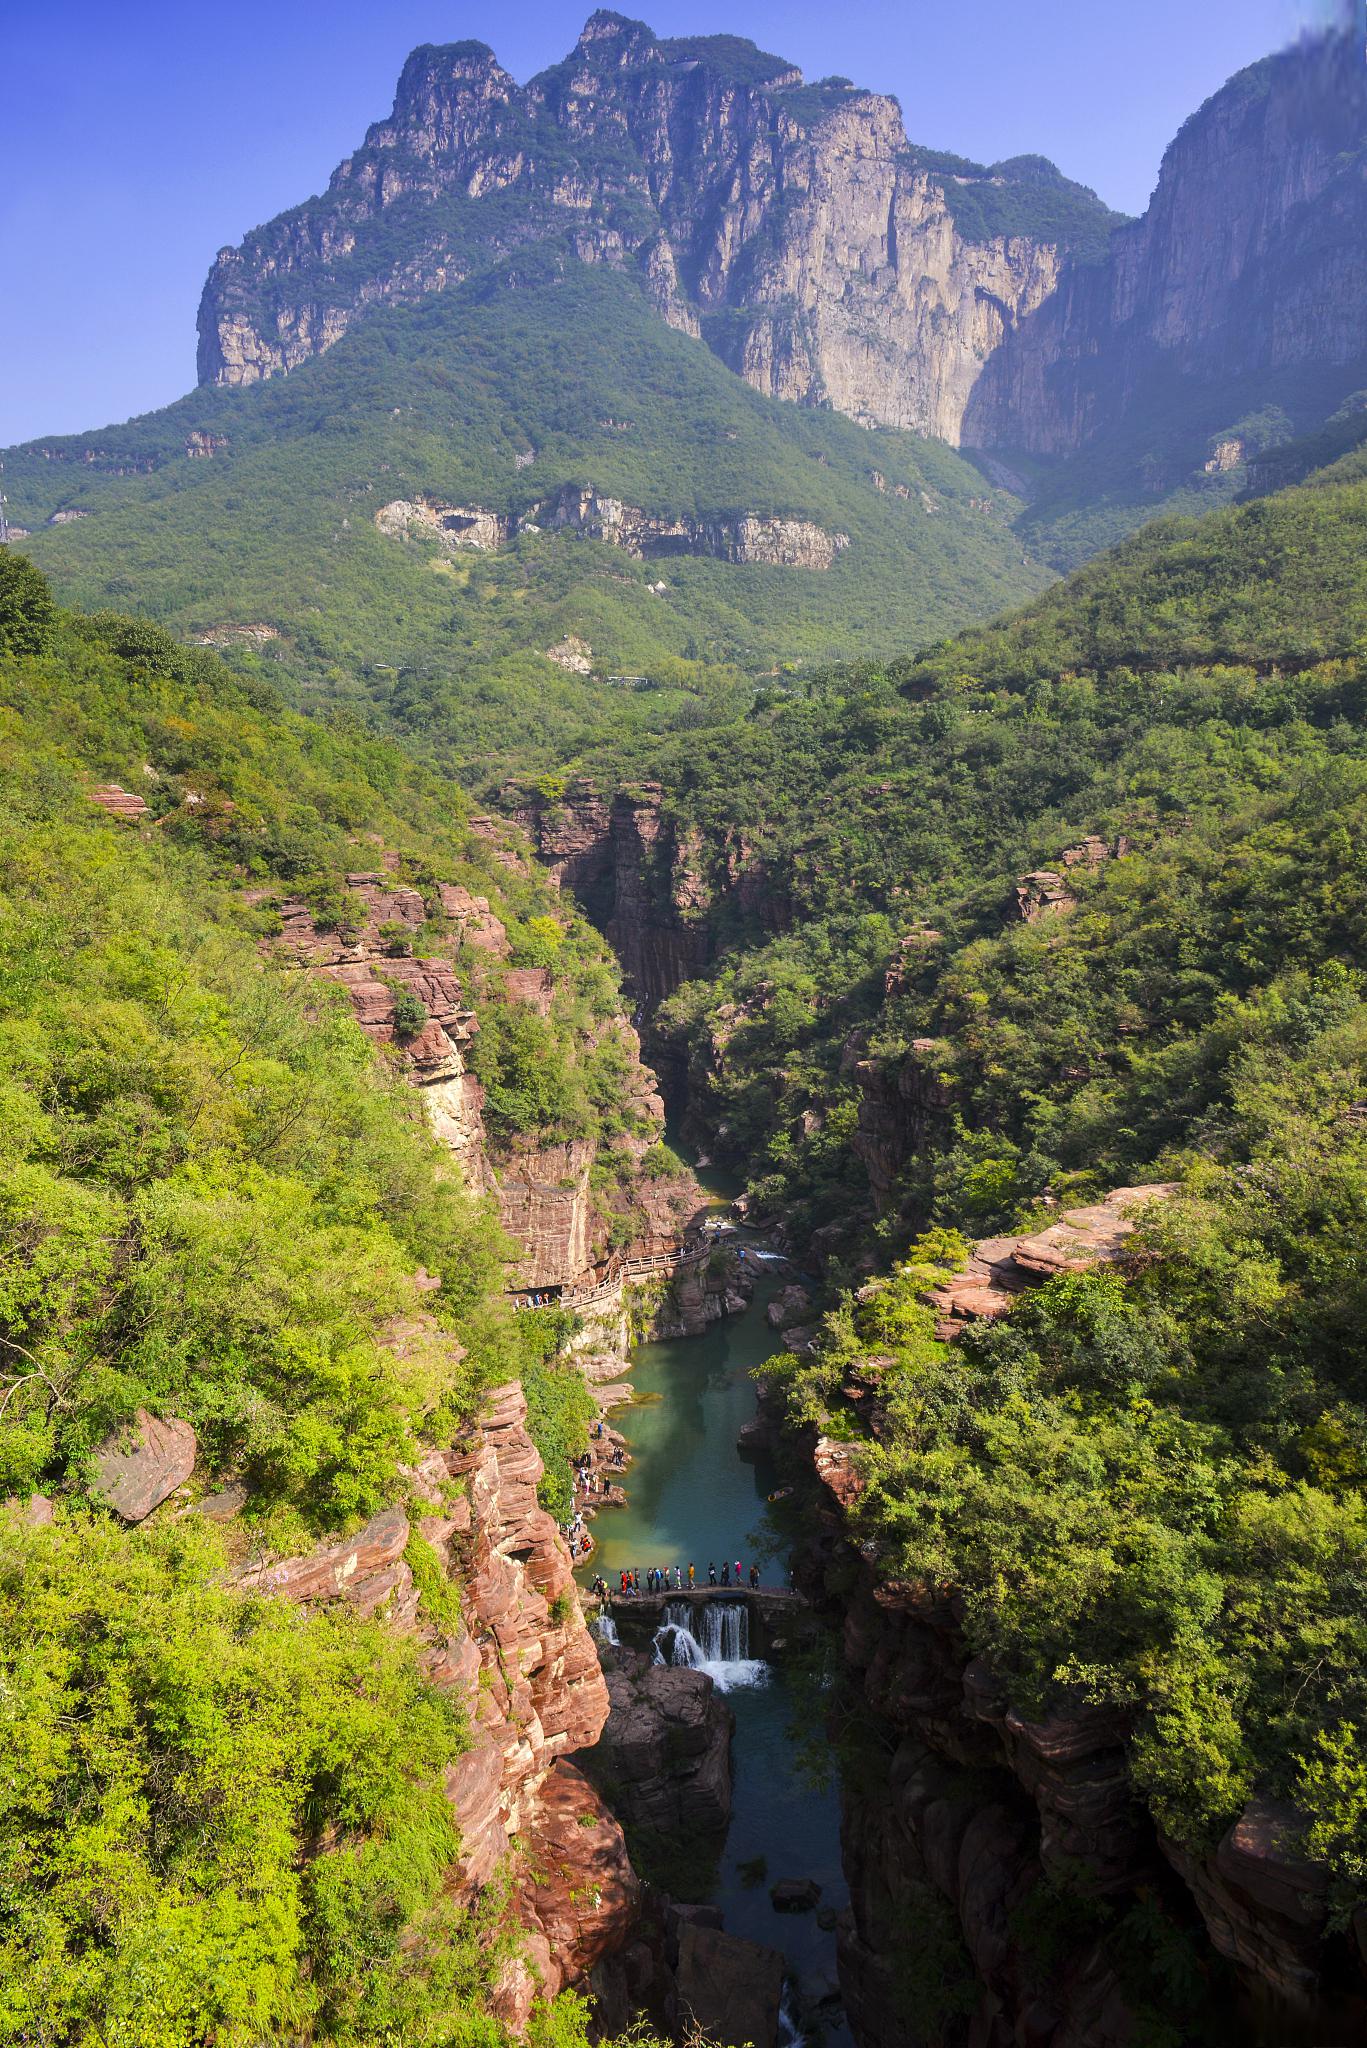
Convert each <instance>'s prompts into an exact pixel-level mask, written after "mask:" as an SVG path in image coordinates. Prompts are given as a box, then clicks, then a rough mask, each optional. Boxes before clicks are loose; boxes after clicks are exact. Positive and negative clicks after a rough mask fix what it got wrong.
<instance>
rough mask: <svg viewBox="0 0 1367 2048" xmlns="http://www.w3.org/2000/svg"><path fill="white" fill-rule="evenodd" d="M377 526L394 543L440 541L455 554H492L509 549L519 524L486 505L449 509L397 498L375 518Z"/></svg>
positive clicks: (421, 500) (434, 501) (423, 500)
mask: <svg viewBox="0 0 1367 2048" xmlns="http://www.w3.org/2000/svg"><path fill="white" fill-rule="evenodd" d="M375 524H376V525H377V526H378V527H379V529H380V532H381V533H385V534H388V535H389V536H390V538H391V539H395V540H406V539H407V538H408V537H409V535H410V534H412V535H415V536H418V537H420V538H424V539H432V540H435V541H437V542H438V543H439V544H440V545H441V546H442V547H443V548H446V549H448V550H449V551H451V552H452V553H454V552H455V551H456V550H457V549H460V548H475V549H477V550H478V551H479V552H480V553H481V554H492V553H493V552H494V551H495V549H497V548H501V547H506V546H507V544H508V542H509V541H510V540H511V539H512V537H513V534H514V532H515V531H516V525H515V522H514V521H513V520H512V519H509V518H508V517H506V516H505V515H504V514H503V513H500V512H489V511H487V510H486V509H485V508H484V507H483V506H482V505H445V504H442V503H441V502H440V501H439V500H437V499H435V498H415V499H408V498H395V499H394V500H393V501H392V502H391V503H390V504H388V505H382V506H381V507H380V509H379V511H378V512H377V513H376V514H375Z"/></svg>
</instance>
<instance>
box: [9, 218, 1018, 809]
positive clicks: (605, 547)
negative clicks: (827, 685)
mask: <svg viewBox="0 0 1367 2048" xmlns="http://www.w3.org/2000/svg"><path fill="white" fill-rule="evenodd" d="M6 485H7V489H8V491H9V494H10V500H11V503H10V511H11V515H12V517H13V518H14V519H15V521H16V522H17V523H18V524H19V525H21V526H24V527H28V528H33V529H37V530H36V531H35V532H34V533H33V537H32V538H31V539H28V540H25V541H24V543H23V545H24V547H25V549H26V550H27V551H28V552H29V553H31V554H32V556H33V558H34V559H35V560H36V561H38V562H39V563H41V564H42V565H43V566H44V567H45V568H46V569H48V570H49V571H50V572H51V574H52V575H53V577H54V578H55V579H56V581H57V584H58V586H59V588H60V590H61V592H62V593H63V594H64V595H65V596H69V597H70V598H72V599H73V600H76V601H80V602H82V603H87V604H96V605H97V604H105V603H113V604H118V605H122V606H128V605H131V606H133V607H134V608H135V609H136V610H137V611H139V612H142V613H144V614H150V615H152V616H154V617H156V618H157V619H158V620H160V621H161V622H162V623H164V624H165V625H167V626H169V627H170V628H171V629H172V630H173V631H174V632H175V633H177V634H178V635H179V636H181V637H184V638H188V639H195V640H207V641H209V642H211V643H212V644H213V645H215V646H217V647H219V648H220V649H221V650H222V651H223V653H224V654H225V656H226V657H227V658H228V659H230V660H231V661H232V662H233V663H234V664H235V665H236V666H238V667H239V668H241V669H244V670H246V671H248V672H265V673H267V674H269V675H271V676H273V677H275V678H276V679H277V681H278V682H279V683H280V684H281V686H282V687H284V688H286V689H287V690H289V691H290V692H291V693H292V694H296V695H298V696H300V698H301V699H302V700H304V701H310V702H313V701H317V700H318V699H320V698H321V699H325V700H327V701H342V702H347V703H351V704H354V705H355V706H356V707H357V708H358V709H364V710H367V711H374V712H375V713H376V714H377V715H380V716H382V717H383V718H384V719H386V720H387V721H390V722H391V723H392V724H394V725H396V726H398V727H400V728H402V729H407V730H411V731H415V732H417V733H418V734H419V735H420V736H421V737H422V739H423V740H424V741H425V742H427V743H428V744H429V745H432V746H436V747H439V748H440V749H441V750H442V751H443V752H444V753H445V755H446V756H447V757H448V758H451V757H453V758H454V759H455V760H456V762H457V764H458V765H460V766H461V767H462V769H464V770H465V771H466V772H468V773H469V774H470V775H472V776H473V775H478V774H479V773H480V772H481V771H483V772H484V773H485V774H488V773H490V772H492V771H493V770H495V769H496V768H497V767H498V766H499V765H500V764H501V763H509V762H510V763H516V762H518V761H519V760H521V761H527V760H538V761H545V762H547V763H554V762H556V761H558V760H561V759H563V758H564V757H565V756H566V755H567V754H572V753H573V752H575V751H577V750H578V749H580V748H582V747H583V746H584V745H585V744H588V743H590V742H591V741H592V740H593V739H594V738H595V737H596V736H598V735H601V734H603V733H605V732H613V731H620V732H624V733H629V732H631V731H634V730H644V731H659V730H670V729H688V728H691V727H694V726H696V725H697V724H699V723H700V722H706V721H707V720H708V719H709V718H714V717H716V716H717V715H719V714H724V713H725V711H726V710H727V709H728V707H729V705H730V704H731V703H733V702H735V701H736V699H737V696H739V697H740V698H741V699H744V698H747V697H748V694H749V687H750V685H749V683H748V679H749V678H751V677H753V676H754V675H755V674H756V673H757V672H761V671H764V670H768V669H770V668H772V667H774V666H775V664H777V663H779V662H785V663H788V662H791V663H797V664H805V663H810V662H812V661H815V660H817V659H827V660H828V659H830V658H832V657H833V656H834V655H835V654H836V653H837V652H839V651H840V650H841V649H842V648H844V647H846V646H848V644H849V642H850V640H851V638H853V637H855V636H856V635H857V636H858V638H859V640H860V642H861V644H864V645H870V646H872V647H874V648H875V649H878V650H881V651H885V652H888V653H891V652H892V650H893V649H895V648H896V647H897V646H899V645H905V644H906V643H907V642H908V641H911V642H913V643H918V642H921V641H924V640H926V639H928V638H933V637H935V636H937V635H938V634H941V633H943V632H944V631H945V630H947V629H948V630H952V629H954V628H956V627H958V626H959V625H962V624H966V623H967V622H969V621H970V620H971V619H973V618H976V617H981V616H983V615H985V614H987V613H989V612H991V611H994V610H996V609H999V608H1000V607H1001V606H1002V605H1003V604H1007V603H1011V602H1013V601H1015V600H1017V599H1019V598H1020V597H1022V596H1025V595H1028V594H1030V593H1031V592H1033V591H1035V590H1038V589H1039V588H1041V587H1042V585H1043V584H1044V583H1045V582H1046V581H1047V580H1048V577H1047V572H1046V571H1044V570H1043V569H1041V568H1040V567H1039V566H1038V565H1036V564H1034V563H1032V562H1030V561H1028V560H1026V559H1025V558H1024V557H1023V555H1022V551H1021V548H1020V544H1019V542H1018V541H1017V540H1016V539H1015V537H1014V535H1013V534H1012V532H1011V528H1010V520H1011V517H1012V515H1013V513H1014V511H1015V510H1016V509H1018V506H1017V501H1015V500H1014V499H1012V498H1011V497H1009V496H1008V494H1006V493H1004V492H1000V491H997V490H996V489H994V488H993V487H992V486H990V485H988V484H986V483H984V481H983V479H982V478H981V477H980V476H979V475H978V474H977V472H976V471H975V470H973V469H972V468H971V467H970V466H969V465H968V464H967V463H965V462H964V461H962V460H961V458H960V457H958V456H957V455H955V454H953V453H952V452H951V451H950V450H949V449H947V448H944V447H942V446H940V445H939V444H937V443H933V442H927V441H922V440H919V439H917V438H915V437H914V436H912V435H910V434H885V435H880V436H879V438H878V441H877V443H876V445H875V444H874V443H872V442H870V440H869V439H868V437H867V436H866V435H864V434H862V433H861V432H860V431H859V429H858V428H856V427H854V426H852V425H851V424H850V423H849V422H848V421H846V420H843V419H840V418H838V417H836V416H835V415H833V414H831V413H826V412H804V411H800V410H799V409H797V408H796V407H793V406H787V405H781V404H778V403H777V402H775V401H773V400H770V399H765V398H761V397H760V396H759V395H758V394H756V393H755V392H753V391H751V390H749V389H748V388H747V387H746V386H745V385H744V384H743V383H742V382H741V381H740V380H739V379H738V378H737V377H735V376H734V375H733V374H732V373H731V372H730V371H729V370H727V369H725V368H724V367H723V366H722V364H720V363H719V362H718V361H717V359H716V358H715V357H714V356H713V355H712V354H710V353H709V351H708V350H707V349H706V348H705V347H704V346H703V345H702V343H701V342H699V341H697V340H695V339H692V338H690V337H689V336H686V335H681V334H677V333H674V332H672V331H671V330H670V329H669V328H667V327H665V326H663V325H662V324H661V323H660V322H659V320H658V319H657V318H656V316H655V314H654V313H653V312H652V311H651V309H650V307H649V306H648V304H647V302H646V300H645V298H644V297H643V296H642V293H641V291H640V289H639V287H638V285H637V284H636V283H634V282H633V281H631V280H629V279H627V278H624V277H620V276H617V275H615V274H613V273H611V272H609V271H606V270H591V269H585V268H583V267H582V266H580V265H579V264H578V263H576V262H573V261H572V260H571V259H569V258H568V257H567V256H566V254H565V252H564V250H563V249H562V248H560V247H559V246H557V245H554V244H540V245H536V246H532V247H529V248H524V249H522V250H521V251H520V252H519V254H518V257H517V259H516V263H515V264H509V265H505V266H504V268H503V269H502V270H501V272H499V273H498V274H497V275H494V276H491V277H489V278H486V279H482V280H481V281H479V282H478V283H472V284H470V285H468V286H465V287H463V288H461V289H458V290H452V291H450V292H447V293H445V294H441V295H438V296H436V297H434V298H429V299H427V300H426V301H425V302H424V303H423V304H421V305H419V306H416V307H412V308H397V309H390V310H386V311H381V312H379V313H377V314H376V315H375V316H374V317H373V318H372V319H370V320H368V321H366V322H364V323H362V324H361V325H360V326H359V327H358V328H357V329H356V330H355V331H354V332H353V333H351V334H348V335H347V336H346V337H345V338H344V339H343V340H341V341H339V342H338V343H337V345H336V347H335V348H333V349H331V350H330V351H329V352H328V354H327V355H326V356H324V357H322V358H321V359H319V360H317V361H313V362H309V363H306V364H305V365H304V366H303V367H301V368H299V369H297V370H296V371H294V372H293V373H292V374H291V375H290V376H289V377H288V378H281V379H277V380H272V381H271V382H270V383H268V384H262V385H258V386H255V387H254V388H252V389H248V390H215V389H209V390H203V391H199V392H196V393H195V394H193V395H192V396H191V397H188V398H186V399H183V400H181V401H180V402H179V403H178V404H177V405H175V406H172V407H170V408H168V409H167V410H166V411H165V412H163V413H156V414H151V415H148V416H147V417H146V418H144V419H141V420H135V421H132V422H130V423H129V424H127V425H126V426H122V427H114V428H109V429H106V430H104V431H102V432H100V433H98V434H94V435H85V436H78V437H68V438H67V439H64V440H60V441H55V442H51V443H47V442H45V443H42V444H33V445H31V446H29V447H28V448H25V449H21V450H17V451H13V452H11V454H10V455H9V456H8V457H7V459H6ZM54 522H55V523H54ZM609 677H618V678H621V677H625V678H626V681H625V683H621V682H619V683H617V684H616V685H615V686H614V685H613V684H611V683H609V681H608V680H607V679H608V678H609Z"/></svg>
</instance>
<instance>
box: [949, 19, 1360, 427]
mask: <svg viewBox="0 0 1367 2048" xmlns="http://www.w3.org/2000/svg"><path fill="white" fill-rule="evenodd" d="M1364 302H1367V69H1364V64H1363V54H1362V48H1361V42H1360V38H1357V37H1353V36H1348V35H1336V36H1330V37H1325V38H1322V39H1320V40H1318V41H1314V42H1308V43H1305V44H1303V45H1301V46H1299V47H1297V48H1295V49H1292V50H1288V51H1285V52H1283V53H1282V54H1281V55H1280V56H1277V57H1271V58H1268V59H1267V60H1266V61H1265V62H1263V63H1261V64H1257V65H1254V66H1253V67H1252V68H1251V69H1249V70H1247V71H1244V72H1240V73H1239V74H1238V75H1237V76H1236V77H1234V78H1232V79H1231V80H1230V81H1229V83H1228V84H1227V85H1226V86H1224V87H1223V88H1222V89H1221V90H1220V91H1219V92H1218V93H1216V94H1215V95H1214V97H1213V98H1211V99H1210V100H1208V101H1207V102H1206V104H1205V105H1204V106H1203V107H1202V108H1201V109H1200V111H1199V112H1198V113H1195V114H1193V115H1192V117H1191V119H1190V120H1189V121H1187V122H1186V123H1185V124H1184V126H1183V127H1182V129H1181V131H1180V132H1179V134H1178V135H1177V137H1176V139H1175V140H1174V142H1173V143H1172V145H1171V147H1170V148H1169V150H1168V151H1167V154H1166V155H1165V157H1164V159H1163V166H1162V170H1161V173H1160V176H1159V180H1158V186H1157V189H1156V191H1155V193H1154V195H1153V199H1152V201H1151V203H1150V205H1149V208H1148V210H1147V212H1146V213H1145V215H1144V217H1143V219H1142V220H1138V221H1134V222H1131V223H1129V224H1128V225H1126V226H1123V227H1121V228H1119V229H1117V231H1116V232H1115V233H1114V234H1113V236H1112V237H1111V241H1110V249H1109V254H1108V255H1107V257H1106V260H1105V261H1104V262H1101V263H1098V264H1093V265H1078V264H1069V265H1066V266H1065V267H1064V268H1063V271H1062V273H1061V280H1060V283H1059V287H1058V289H1057V290H1056V291H1055V292H1053V293H1052V294H1051V295H1050V297H1049V298H1048V299H1047V300H1044V301H1042V302H1041V303H1040V304H1039V305H1038V306H1036V307H1035V308H1032V309H1031V310H1030V311H1029V312H1028V313H1027V314H1026V315H1025V316H1024V317H1023V318H1022V319H1020V320H1019V321H1018V322H1016V323H1015V324H1014V325H1013V327H1012V330H1011V332H1010V333H1009V334H1008V335H1006V336H1005V337H1004V339H1003V343H1002V346H1001V348H1000V349H999V350H998V351H997V352H996V353H995V354H994V355H993V357H992V359H991V361H990V362H989V363H988V364H987V367H986V368H985V370H984V373H983V375H982V377H981V378H980V380H979V382H978V384H977V386H976V388H975V390H974V392H973V395H972V397H971V399H970V401H969V404H968V406H967V409H966V413H965V417H964V423H963V439H964V440H965V441H966V442H969V443H971V444H973V445H976V446H981V447H992V446H1000V445H1010V446H1015V447H1020V448H1026V449H1030V450H1032V451H1033V452H1035V453H1037V454H1043V455H1058V454H1067V453H1070V452H1072V451H1073V450H1075V449H1077V448H1079V447H1080V446H1081V445H1082V444H1083V443H1084V442H1086V441H1088V440H1090V439H1092V438H1093V437H1094V436H1095V435H1097V434H1098V433H1099V432H1101V431H1102V430H1103V429H1105V428H1106V427H1107V426H1108V425H1112V424H1114V423H1115V422H1116V421H1117V420H1119V419H1121V418H1123V417H1124V416H1125V414H1126V413H1127V412H1128V411H1130V410H1131V409H1132V408H1133V407H1134V406H1135V405H1136V404H1138V403H1139V402H1140V401H1141V400H1143V399H1145V398H1146V397H1150V396H1151V395H1152V389H1153V387H1154V385H1155V383H1156V382H1157V383H1160V384H1161V383H1163V382H1165V381H1166V382H1172V381H1173V380H1176V382H1178V383H1179V384H1180V383H1182V382H1185V383H1187V384H1191V383H1195V382H1199V381H1201V380H1207V381H1210V382H1218V383H1219V384H1221V385H1224V386H1227V387H1237V386H1238V384H1239V381H1240V380H1241V379H1245V378H1248V377H1250V376H1257V375H1260V374H1261V375H1264V376H1267V375H1270V374H1272V373H1275V372H1288V371H1309V370H1314V369H1319V370H1321V371H1326V372H1327V371H1333V370H1339V369H1345V368H1347V367H1349V366H1351V365H1354V364H1357V363H1359V362H1360V361H1362V360H1363V359H1364V354H1365V353H1367V350H1365V347H1364V331H1363V320H1362V312H1363V306H1364Z"/></svg>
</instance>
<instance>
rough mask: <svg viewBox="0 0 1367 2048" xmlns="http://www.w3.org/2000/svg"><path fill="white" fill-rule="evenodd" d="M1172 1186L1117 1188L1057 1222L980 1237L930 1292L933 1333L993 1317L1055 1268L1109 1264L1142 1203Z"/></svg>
mask: <svg viewBox="0 0 1367 2048" xmlns="http://www.w3.org/2000/svg"><path fill="white" fill-rule="evenodd" d="M1174 1186H1175V1183H1174V1182H1172V1181H1154V1182H1152V1183H1150V1184H1148V1185H1146V1186H1143V1187H1133V1188H1115V1189H1113V1190H1112V1192H1111V1193H1110V1194H1109V1195H1107V1197H1106V1199H1105V1201H1103V1202H1092V1203H1089V1204H1087V1205H1086V1206H1085V1207H1082V1208H1078V1209H1065V1210H1063V1211H1062V1212H1061V1214H1060V1216H1059V1219H1058V1221H1057V1223H1051V1224H1049V1225H1048V1227H1047V1228H1046V1229H1044V1230H1039V1231H1036V1232H1034V1234H1033V1235H1032V1236H1029V1237H987V1238H984V1239H983V1240H982V1242H981V1243H980V1244H979V1245H978V1246H977V1248H976V1249H975V1251H974V1254H973V1257H972V1258H971V1259H970V1260H969V1262H968V1264H967V1266H965V1268H964V1270H963V1272H962V1273H959V1274H956V1275H955V1277H954V1278H953V1279H952V1280H950V1281H947V1282H946V1284H945V1285H944V1286H943V1287H939V1288H936V1290H935V1291H934V1293H932V1294H931V1296H930V1302H931V1305H932V1307H934V1308H935V1309H936V1310H937V1311H938V1312H939V1321H938V1322H937V1324H936V1331H935V1334H936V1335H937V1336H938V1337H942V1338H951V1337H956V1336H957V1335H958V1334H959V1332H960V1331H961V1330H962V1329H963V1327H964V1325H965V1324H966V1323H969V1322H981V1321H987V1322H991V1321H993V1320H994V1319H995V1318H996V1317H997V1316H1003V1315H1005V1314H1007V1312H1008V1311H1009V1310H1010V1309H1011V1308H1012V1307H1013V1306H1014V1304H1015V1302H1016V1300H1017V1298H1018V1297H1019V1295H1020V1294H1021V1292H1022V1290H1023V1289H1025V1288H1027V1287H1039V1286H1042V1285H1043V1284H1044V1282H1045V1281H1047V1280H1052V1279H1053V1278H1054V1277H1055V1275H1056V1274H1058V1273H1080V1272H1083V1271H1085V1270H1086V1269H1087V1268H1089V1267H1092V1266H1098V1265H1103V1266H1104V1265H1111V1264H1113V1263H1114V1262H1115V1260H1117V1259H1118V1258H1120V1257H1121V1256H1122V1254H1123V1252H1124V1250H1125V1245H1126V1240H1127V1239H1128V1238H1130V1237H1132V1236H1133V1234H1134V1230H1135V1226H1136V1224H1137V1222H1138V1219H1139V1215H1140V1213H1141V1212H1142V1211H1143V1209H1144V1208H1145V1207H1146V1205H1147V1204H1148V1203H1150V1202H1161V1201H1164V1200H1165V1199H1166V1198H1167V1197H1168V1196H1169V1195H1171V1194H1172V1193H1173V1190H1174Z"/></svg>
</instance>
